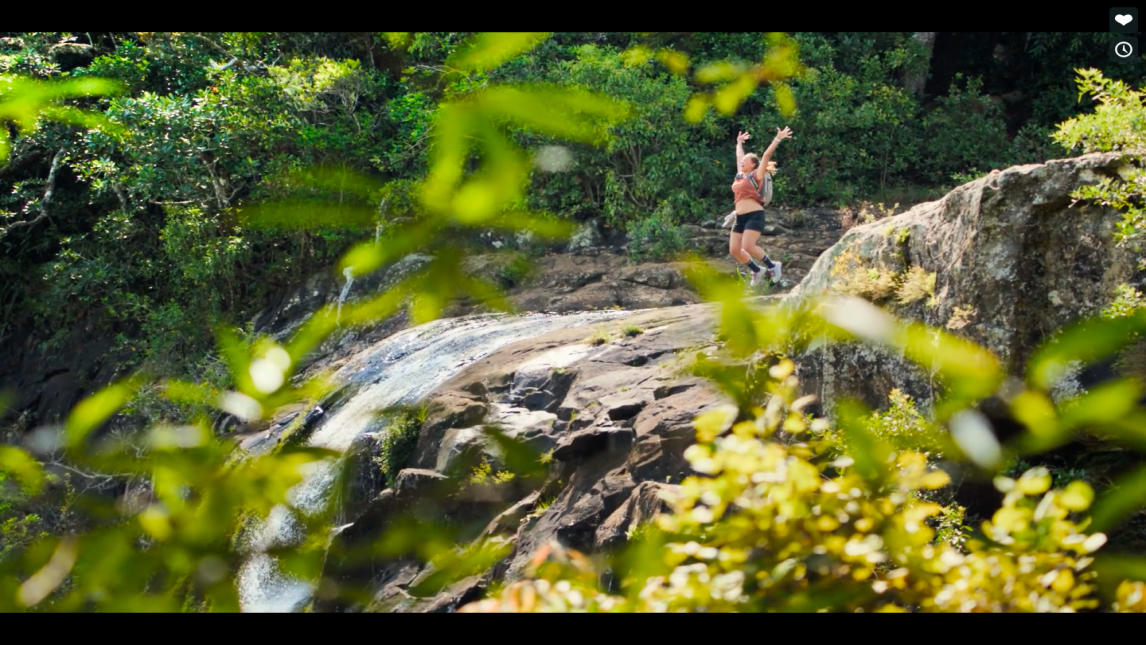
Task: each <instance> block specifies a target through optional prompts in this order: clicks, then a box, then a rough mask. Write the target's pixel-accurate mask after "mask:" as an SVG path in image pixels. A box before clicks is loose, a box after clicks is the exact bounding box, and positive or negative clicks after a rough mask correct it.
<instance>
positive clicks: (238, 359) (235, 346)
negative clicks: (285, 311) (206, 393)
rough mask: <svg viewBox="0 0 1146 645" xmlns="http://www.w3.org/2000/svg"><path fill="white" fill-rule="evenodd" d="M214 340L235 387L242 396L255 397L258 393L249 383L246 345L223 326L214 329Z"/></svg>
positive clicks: (248, 361)
mask: <svg viewBox="0 0 1146 645" xmlns="http://www.w3.org/2000/svg"><path fill="white" fill-rule="evenodd" d="M215 338H216V339H217V343H218V345H219V353H220V354H221V355H222V357H223V359H224V360H225V361H226V362H227V368H228V369H229V370H230V372H231V379H232V380H233V381H234V382H235V386H236V387H237V388H238V390H239V391H240V392H242V393H243V394H245V395H247V396H250V397H257V396H258V391H257V390H255V385H254V383H252V382H251V373H250V365H251V356H250V354H249V353H248V352H247V347H246V345H244V344H243V341H242V340H240V339H239V336H238V335H237V334H236V333H235V332H234V331H233V330H231V329H230V328H229V327H227V326H225V325H220V326H219V327H217V328H216V329H215Z"/></svg>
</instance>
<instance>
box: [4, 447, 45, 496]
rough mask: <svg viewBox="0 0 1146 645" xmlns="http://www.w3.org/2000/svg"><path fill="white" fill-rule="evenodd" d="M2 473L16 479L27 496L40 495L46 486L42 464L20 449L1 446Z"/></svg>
mask: <svg viewBox="0 0 1146 645" xmlns="http://www.w3.org/2000/svg"><path fill="white" fill-rule="evenodd" d="M0 472H6V473H8V474H10V475H12V476H13V477H15V478H16V480H17V481H19V482H20V485H21V488H22V489H23V491H24V494H25V495H29V496H35V495H39V494H40V489H41V488H42V487H43V485H44V473H43V470H42V469H41V468H40V462H38V461H36V460H35V459H34V458H33V457H32V456H31V455H29V454H28V453H26V452H24V451H23V450H20V449H19V448H13V447H11V446H0Z"/></svg>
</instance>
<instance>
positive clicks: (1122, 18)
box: [1114, 13, 1134, 27]
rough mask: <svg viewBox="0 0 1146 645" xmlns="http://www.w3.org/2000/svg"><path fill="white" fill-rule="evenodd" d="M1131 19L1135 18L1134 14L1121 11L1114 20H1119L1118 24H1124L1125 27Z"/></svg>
mask: <svg viewBox="0 0 1146 645" xmlns="http://www.w3.org/2000/svg"><path fill="white" fill-rule="evenodd" d="M1131 20H1134V16H1132V15H1130V14H1128V13H1120V14H1118V15H1117V16H1114V22H1117V23H1118V24H1120V25H1122V26H1123V27H1125V26H1126V24H1127V23H1129V22H1130V21H1131Z"/></svg>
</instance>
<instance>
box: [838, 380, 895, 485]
mask: <svg viewBox="0 0 1146 645" xmlns="http://www.w3.org/2000/svg"><path fill="white" fill-rule="evenodd" d="M836 409H837V416H838V418H839V426H840V429H841V430H842V431H843V433H844V437H845V440H846V442H847V446H848V449H849V454H850V456H851V457H852V459H854V460H855V464H854V466H853V467H854V469H855V471H856V473H858V474H859V475H860V477H863V478H864V479H865V480H867V481H868V482H869V483H871V485H872V487H873V488H874V489H876V490H878V489H879V488H880V487H881V486H882V485H883V483H884V482H886V481H889V478H890V475H891V468H890V465H889V460H890V458H891V455H892V453H893V452H894V450H893V449H892V447H891V445H889V444H888V443H887V442H885V441H883V440H882V439H880V438H879V437H877V436H876V435H875V434H873V433H872V432H871V431H870V430H869V429H868V428H867V425H866V424H865V423H864V418H865V417H867V416H868V415H869V414H870V412H869V411H868V410H867V409H866V408H865V407H864V406H863V404H861V403H859V402H857V401H852V400H845V401H841V402H840V403H839V404H838V406H837V408H836Z"/></svg>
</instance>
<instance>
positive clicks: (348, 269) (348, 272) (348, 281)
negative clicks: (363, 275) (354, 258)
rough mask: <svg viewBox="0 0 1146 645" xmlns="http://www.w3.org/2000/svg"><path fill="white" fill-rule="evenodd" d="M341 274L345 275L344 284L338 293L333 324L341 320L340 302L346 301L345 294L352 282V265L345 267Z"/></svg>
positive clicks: (348, 291) (348, 292)
mask: <svg viewBox="0 0 1146 645" xmlns="http://www.w3.org/2000/svg"><path fill="white" fill-rule="evenodd" d="M342 275H344V276H345V277H346V284H344V285H342V292H341V293H339V294H338V314H337V315H336V316H335V318H334V321H335V324H337V323H338V322H339V321H341V320H342V303H344V302H346V296H347V295H349V294H350V285H352V284H354V267H346V270H344V271H343V272H342Z"/></svg>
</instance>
